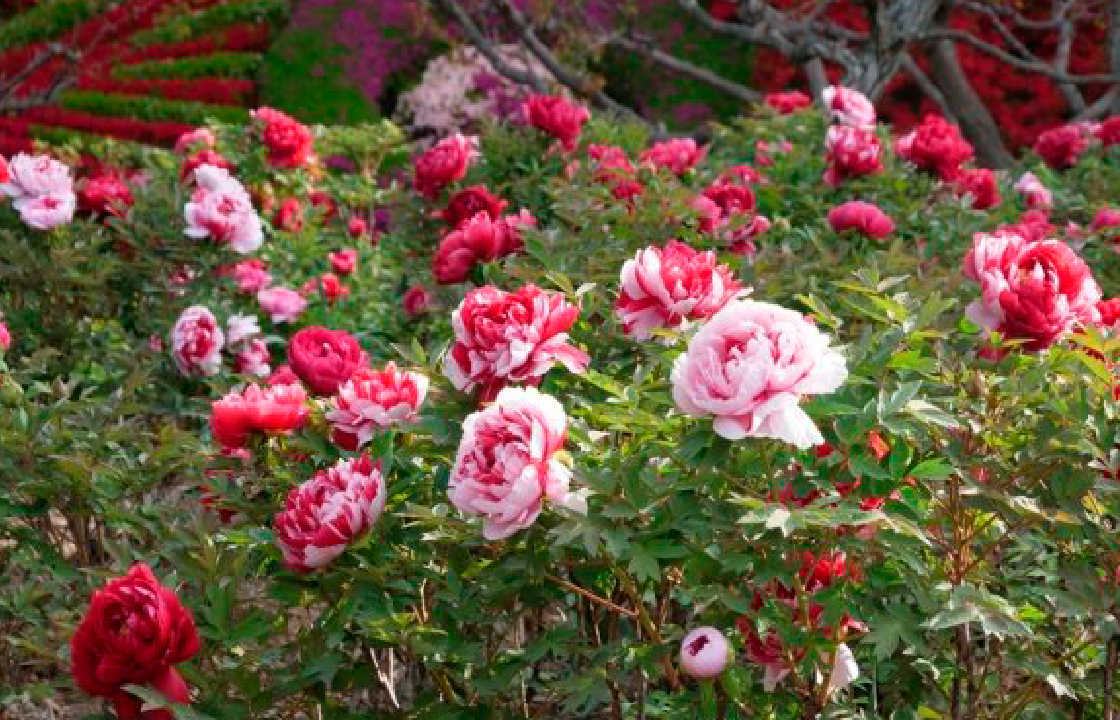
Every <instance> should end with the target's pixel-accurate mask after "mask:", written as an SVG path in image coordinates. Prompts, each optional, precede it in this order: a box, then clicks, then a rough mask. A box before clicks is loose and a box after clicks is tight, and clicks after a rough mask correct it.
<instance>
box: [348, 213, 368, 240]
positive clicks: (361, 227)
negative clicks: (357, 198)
mask: <svg viewBox="0 0 1120 720" xmlns="http://www.w3.org/2000/svg"><path fill="white" fill-rule="evenodd" d="M346 232H348V233H350V237H352V238H354V239H355V240H356V239H358V238H360V237H361V236H363V235H365V234H366V233H367V232H369V224H368V223H367V222H366V221H365V218H363V217H362V216H361V215H359V214H357V213H355V214H353V215H351V216H350V220H349V221H348V222H347V223H346Z"/></svg>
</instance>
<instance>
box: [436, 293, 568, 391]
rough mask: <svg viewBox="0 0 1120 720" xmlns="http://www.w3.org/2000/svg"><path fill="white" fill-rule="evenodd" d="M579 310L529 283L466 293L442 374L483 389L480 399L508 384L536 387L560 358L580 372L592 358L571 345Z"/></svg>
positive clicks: (458, 385) (469, 388)
mask: <svg viewBox="0 0 1120 720" xmlns="http://www.w3.org/2000/svg"><path fill="white" fill-rule="evenodd" d="M578 316H579V308H578V307H576V306H574V305H571V304H569V303H568V302H567V301H566V300H565V299H564V296H563V295H560V294H559V293H552V292H546V291H544V290H541V289H540V288H538V287H535V286H533V285H526V286H525V287H522V288H520V289H519V290H517V291H516V292H512V293H507V292H503V291H502V290H499V289H498V288H496V287H493V286H491V285H487V286H486V287H481V288H477V289H475V290H472V291H471V292H469V293H467V296H466V297H465V298H463V301H462V302H461V303H460V304H459V307H458V308H456V309H455V312H454V313H452V315H451V325H452V328H453V329H454V331H455V344H454V345H452V346H451V350H450V351H448V353H447V355H445V356H444V359H443V372H444V374H445V375H447V377H448V378H449V379H450V380H451V384H452V385H454V386H455V387H456V388H458V389H459V390H462V391H464V392H471V391H472V390H474V389H475V388H478V387H481V388H482V395H481V399H482V401H486V400H489V399H491V398H493V397H494V395H495V394H496V393H497V392H498V390H500V389H501V388H502V387H503V386H504V385H509V384H527V385H536V384H537V383H539V382H540V380H541V378H542V377H543V376H544V374H545V373H546V372H548V371H549V369H551V368H552V366H553V365H555V364H556V363H557V362H559V363H562V364H563V365H564V366H565V367H566V368H568V370H570V371H572V372H575V373H582V372H584V371H585V370H586V369H587V364H588V362H589V361H590V358H589V357H588V356H587V353H585V352H583V351H582V350H579V349H578V348H576V347H574V346H572V345H569V344H568V330H569V329H570V328H571V327H572V325H573V324H574V323H575V321H576V317H578Z"/></svg>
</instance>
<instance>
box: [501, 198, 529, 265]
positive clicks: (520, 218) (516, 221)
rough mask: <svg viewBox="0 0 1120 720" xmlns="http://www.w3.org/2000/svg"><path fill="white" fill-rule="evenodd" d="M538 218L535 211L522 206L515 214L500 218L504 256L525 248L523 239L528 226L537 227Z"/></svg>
mask: <svg viewBox="0 0 1120 720" xmlns="http://www.w3.org/2000/svg"><path fill="white" fill-rule="evenodd" d="M536 226H537V219H536V218H535V217H533V213H531V212H529V211H528V210H526V209H525V208H521V209H520V210H518V211H517V213H516V214H514V215H502V216H501V217H500V218H498V234H499V235H500V236H501V242H502V251H501V252H502V257H505V256H506V255H512V254H513V253H516V252H521V250H523V249H524V248H525V241H524V239H523V235H524V231H525V230H526V229H527V228H535V227H536Z"/></svg>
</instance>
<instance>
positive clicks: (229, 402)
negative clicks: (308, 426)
mask: <svg viewBox="0 0 1120 720" xmlns="http://www.w3.org/2000/svg"><path fill="white" fill-rule="evenodd" d="M306 419H307V392H306V391H305V390H304V389H303V387H302V386H301V385H299V384H298V383H293V384H278V385H273V386H272V387H268V388H261V387H260V386H259V385H257V384H256V383H253V384H251V385H246V386H245V388H244V389H242V390H241V391H240V392H239V391H237V390H231V391H230V392H229V393H227V394H226V395H225V396H224V397H223V398H222V399H220V400H216V401H215V402H214V403H212V404H211V406H210V434H211V435H212V436H213V438H214V440H216V441H217V442H218V443H219V444H221V446H222V447H224V448H231V449H236V448H241V447H244V446H245V443H246V441H247V440H248V439H249V435H250V434H252V433H258V432H261V433H280V432H288V431H290V430H296V429H298V428H300V427H302V426H303V423H304V421H305V420H306Z"/></svg>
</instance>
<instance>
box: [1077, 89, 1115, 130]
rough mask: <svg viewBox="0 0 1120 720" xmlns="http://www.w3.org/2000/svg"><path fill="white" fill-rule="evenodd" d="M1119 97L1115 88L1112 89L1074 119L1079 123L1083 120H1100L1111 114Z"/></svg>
mask: <svg viewBox="0 0 1120 720" xmlns="http://www.w3.org/2000/svg"><path fill="white" fill-rule="evenodd" d="M1118 96H1120V93H1118V92H1117V90H1116V88H1115V87H1114V88H1112V89H1111V90H1109V91H1108V92H1106V93H1105V94H1104V95H1101V96H1100V97H1099V98H1097V101H1096V102H1094V103H1093V104H1092V105H1089V106H1088V107H1086V108H1085V109H1084V110H1082V111H1081V112H1079V113H1077V115H1075V116H1074V118H1073V119H1074V120H1076V121H1079V122H1080V121H1082V120H1099V119H1100V118H1102V117H1104V116H1105V115H1108V114H1110V111H1111V107H1112V103H1113V101H1114V100H1115V99H1116V98H1117V97H1118Z"/></svg>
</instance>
